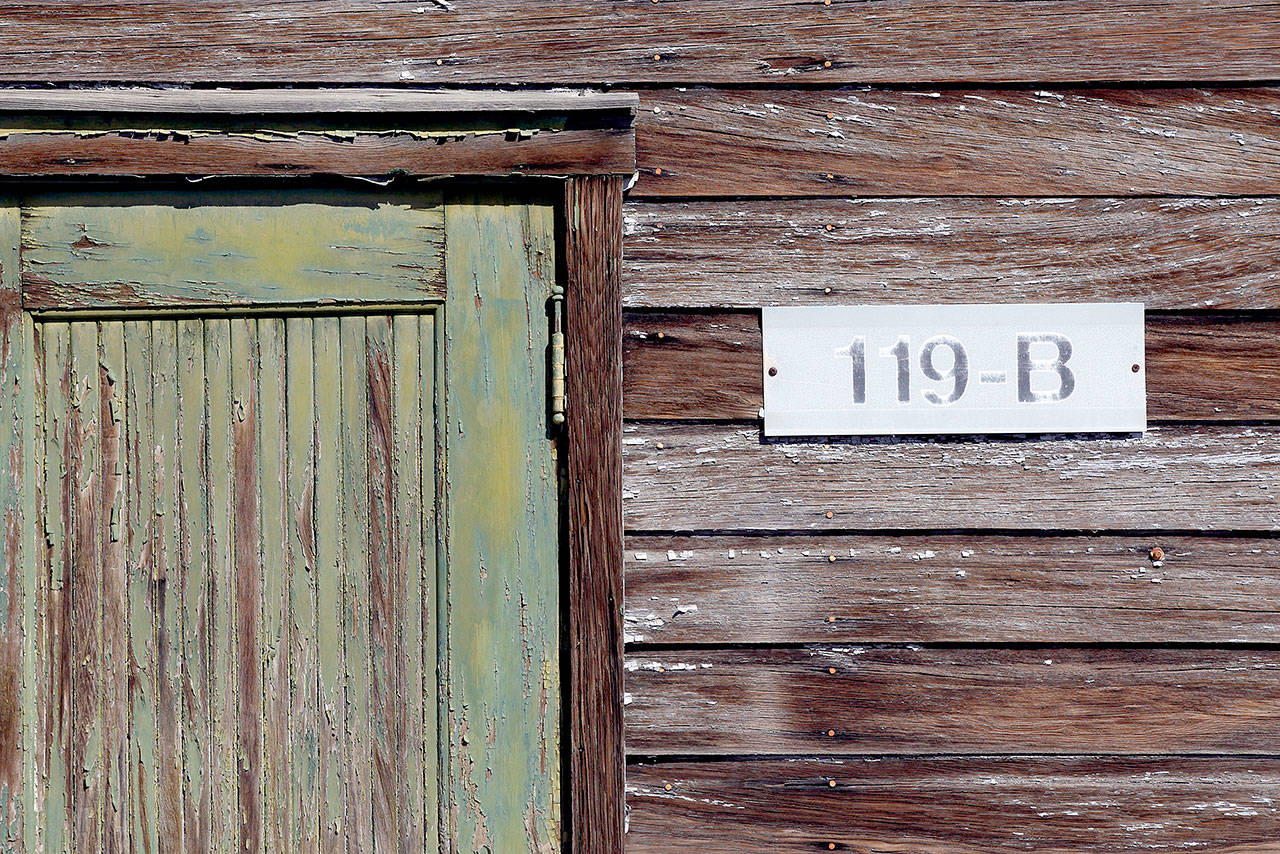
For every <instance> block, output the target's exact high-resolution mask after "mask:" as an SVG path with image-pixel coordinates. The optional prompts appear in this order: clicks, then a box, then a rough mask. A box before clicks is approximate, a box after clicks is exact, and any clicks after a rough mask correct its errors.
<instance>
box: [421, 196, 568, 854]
mask: <svg viewBox="0 0 1280 854" xmlns="http://www.w3.org/2000/svg"><path fill="white" fill-rule="evenodd" d="M445 223H446V241H445V244H446V276H447V278H448V281H450V282H465V283H466V286H465V287H455V288H451V289H450V292H449V296H448V298H447V302H446V308H445V313H446V316H447V318H448V321H447V323H446V328H445V330H444V331H445V336H446V343H445V346H446V348H447V353H446V357H445V368H446V371H447V372H448V378H447V388H448V395H449V398H448V412H447V413H446V424H445V436H446V440H445V441H446V445H447V447H446V450H445V455H446V457H445V458H446V459H447V461H448V463H447V465H448V470H447V486H446V491H447V494H448V502H447V509H446V520H447V530H446V531H445V532H444V536H445V538H446V541H447V546H446V554H447V563H448V594H447V596H448V600H447V606H446V610H445V611H444V613H447V614H450V615H452V616H451V617H450V624H449V626H448V629H447V631H448V636H447V648H446V653H445V654H446V655H447V665H446V667H447V673H448V676H447V679H448V685H449V695H448V699H447V703H448V733H447V735H446V736H445V738H447V750H448V752H449V759H448V762H449V769H448V773H449V780H448V783H447V788H448V798H449V802H448V806H447V807H446V809H445V814H446V815H447V816H448V818H449V822H450V826H449V828H448V830H447V831H446V836H447V837H448V838H450V839H453V840H456V842H455V844H456V845H457V847H458V849H459V850H461V851H483V850H493V851H524V850H535V851H536V850H540V849H542V848H552V849H554V847H555V846H556V845H557V841H558V839H559V836H560V825H559V822H560V810H559V796H560V792H559V786H560V775H559V757H560V747H559V727H558V721H559V719H560V707H559V701H560V689H559V681H560V667H559V655H560V649H559V581H560V579H559V553H558V547H559V543H558V536H557V535H558V531H557V526H556V520H557V518H558V511H557V506H556V505H557V468H556V460H555V458H554V455H553V453H552V449H551V443H550V442H549V441H548V440H547V419H546V416H545V413H546V398H545V392H544V390H545V389H546V388H547V385H546V354H547V347H548V344H549V331H548V328H547V326H548V325H547V324H546V323H545V322H543V321H542V320H541V318H545V316H546V305H545V300H546V299H547V298H548V297H549V296H550V288H551V285H552V283H553V282H554V279H555V247H554V240H553V237H554V223H553V211H552V209H551V208H549V207H544V206H541V205H538V204H529V205H523V204H521V205H513V204H511V198H510V197H509V196H497V195H476V196H461V195H459V196H458V197H455V198H454V199H451V200H449V201H447V202H446V213H445ZM495 247H501V248H502V249H501V250H500V251H495ZM533 413H542V414H543V417H542V418H538V417H536V416H534V415H533ZM463 615H466V616H465V617H464V616H463ZM582 850H592V849H582Z"/></svg>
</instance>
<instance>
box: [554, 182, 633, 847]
mask: <svg viewBox="0 0 1280 854" xmlns="http://www.w3.org/2000/svg"><path fill="white" fill-rule="evenodd" d="M621 206H622V184H621V182H620V181H618V180H616V179H581V178H580V179H575V180H572V181H570V182H569V183H568V185H567V186H566V194H565V221H566V235H565V255H566V258H565V267H566V291H567V293H566V320H567V324H568V336H567V337H568V345H567V354H566V356H567V362H566V369H567V377H566V380H567V396H568V407H567V416H566V433H567V436H568V474H569V477H568V482H569V487H568V491H569V494H568V506H567V511H566V512H567V513H568V531H569V582H568V584H569V591H570V593H569V624H568V626H567V630H568V632H569V667H570V673H571V682H570V689H569V721H570V724H569V725H570V734H569V737H570V759H569V768H570V786H571V789H570V793H569V802H570V808H571V816H572V818H571V820H570V832H571V838H572V850H573V851H598V852H601V854H621V851H622V848H623V839H622V833H623V825H624V810H625V805H624V804H623V801H622V788H623V774H624V765H623V739H622V705H621V700H622V672H621V669H620V667H621V661H622V643H623V640H622V634H623V632H622V621H621V610H622V604H623V603H622V565H621V561H620V552H621V549H622V446H621V438H622V437H621V426H622V375H621V374H622V354H621V339H622V317H621V314H622V294H621V269H620V267H621V263H622V245H621V237H622V224H621V215H622V211H621Z"/></svg>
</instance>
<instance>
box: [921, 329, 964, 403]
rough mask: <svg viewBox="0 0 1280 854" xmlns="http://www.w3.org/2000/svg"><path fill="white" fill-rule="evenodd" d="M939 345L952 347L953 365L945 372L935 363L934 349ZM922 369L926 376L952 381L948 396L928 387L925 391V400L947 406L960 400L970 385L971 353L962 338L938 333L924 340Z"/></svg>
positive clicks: (932, 378)
mask: <svg viewBox="0 0 1280 854" xmlns="http://www.w3.org/2000/svg"><path fill="white" fill-rule="evenodd" d="M939 347H949V348H950V349H951V367H950V368H948V369H947V372H946V373H945V374H944V373H942V372H941V371H939V370H938V368H937V366H935V365H934V364H933V351H934V350H936V349H938V348H939ZM920 370H921V371H922V372H923V373H924V375H925V376H926V377H928V378H929V379H931V380H934V381H935V382H941V381H943V380H951V381H952V385H951V393H950V394H948V395H947V396H946V397H942V396H941V395H939V394H938V393H937V392H935V391H933V390H930V389H926V390H925V393H924V398H925V400H927V401H929V402H930V403H933V404H936V405H938V406H946V405H947V404H948V403H955V402H956V401H957V400H959V399H960V396H961V395H963V394H964V390H965V389H966V388H967V387H968V385H969V354H968V353H966V352H965V349H964V345H963V344H961V343H960V339H958V338H953V337H951V336H950V335H936V336H934V337H933V338H930V339H929V340H928V341H926V342H924V346H923V347H921V348H920Z"/></svg>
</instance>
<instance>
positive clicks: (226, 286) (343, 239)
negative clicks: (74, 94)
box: [22, 190, 444, 310]
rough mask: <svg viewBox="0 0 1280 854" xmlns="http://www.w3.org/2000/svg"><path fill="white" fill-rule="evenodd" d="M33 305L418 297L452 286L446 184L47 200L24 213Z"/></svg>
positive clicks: (363, 301)
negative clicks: (423, 188)
mask: <svg viewBox="0 0 1280 854" xmlns="http://www.w3.org/2000/svg"><path fill="white" fill-rule="evenodd" d="M22 247H23V253H22V278H23V298H24V301H25V304H26V305H27V306H28V307H29V308H32V309H68V308H79V309H91V308H111V309H115V310H118V309H120V308H122V307H129V308H141V309H155V308H156V307H159V306H173V307H188V308H189V307H191V306H198V305H207V306H228V305H237V306H252V307H261V306H269V305H305V304H316V303H321V302H323V303H329V304H333V303H337V304H343V305H367V304H371V303H414V302H422V301H424V300H439V299H440V298H441V297H443V295H444V280H443V277H442V276H441V273H442V271H443V265H442V259H443V256H444V208H443V207H442V206H441V204H440V196H439V194H438V193H419V194H415V195H405V194H397V195H395V196H389V195H387V194H378V193H352V192H336V191H325V190H293V191H290V192H287V193H270V192H246V191H244V190H221V191H207V192H202V193H200V194H199V196H198V197H193V196H192V194H190V193H157V192H134V193H128V194H113V195H109V196H108V195H102V194H98V195H68V194H57V195H50V196H42V197H39V198H36V199H33V200H31V201H30V202H29V203H28V204H25V205H24V206H23V211H22Z"/></svg>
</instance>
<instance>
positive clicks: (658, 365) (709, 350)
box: [623, 312, 1280, 421]
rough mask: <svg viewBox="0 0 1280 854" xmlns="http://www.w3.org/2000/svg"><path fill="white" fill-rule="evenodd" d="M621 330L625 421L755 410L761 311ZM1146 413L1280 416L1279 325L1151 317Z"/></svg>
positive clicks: (633, 320)
mask: <svg viewBox="0 0 1280 854" xmlns="http://www.w3.org/2000/svg"><path fill="white" fill-rule="evenodd" d="M625 320H626V323H625V327H624V329H625V334H624V337H623V368H624V371H623V377H624V386H623V387H624V392H625V397H624V408H625V411H626V414H627V416H628V417H629V418H651V419H673V418H674V419H679V418H705V419H719V420H733V419H737V420H742V419H755V418H757V417H759V412H760V408H761V407H762V406H763V405H764V391H763V387H762V376H761V371H762V367H761V366H762V364H763V362H762V358H761V337H760V316H759V314H758V313H756V312H734V313H729V312H720V313H713V314H704V313H685V312H661V313H650V312H644V313H640V312H634V313H629V314H628V315H627V316H626V318H625ZM1146 334H1147V416H1148V418H1150V419H1151V420H1153V421H1160V420H1193V419H1194V420H1203V421H1217V420H1231V419H1248V420H1261V419H1270V418H1277V417H1280V397H1278V396H1277V395H1276V394H1275V389H1276V388H1277V387H1280V322H1277V321H1275V320H1270V319H1262V320H1260V319H1257V318H1256V317H1251V316H1248V315H1236V316H1222V315H1217V316H1197V315H1148V316H1147V326H1146Z"/></svg>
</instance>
